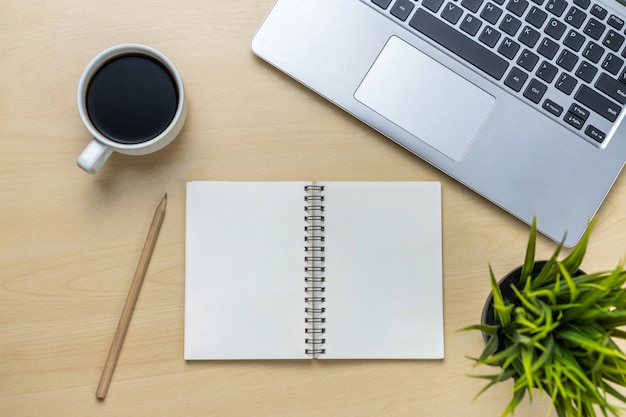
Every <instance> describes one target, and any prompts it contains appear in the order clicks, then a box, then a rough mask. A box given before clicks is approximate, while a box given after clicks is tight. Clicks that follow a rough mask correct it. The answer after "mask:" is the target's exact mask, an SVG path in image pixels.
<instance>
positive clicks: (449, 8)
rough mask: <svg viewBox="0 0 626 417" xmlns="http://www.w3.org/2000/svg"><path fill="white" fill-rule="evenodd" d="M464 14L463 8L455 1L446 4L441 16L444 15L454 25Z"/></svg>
mask: <svg viewBox="0 0 626 417" xmlns="http://www.w3.org/2000/svg"><path fill="white" fill-rule="evenodd" d="M462 15H463V10H462V9H461V8H460V7H459V6H457V5H456V4H454V3H448V4H446V6H445V7H444V8H443V11H442V12H441V17H443V18H444V19H446V20H447V21H448V22H450V23H452V24H453V25H455V24H456V22H458V21H459V19H460V18H461V16H462Z"/></svg>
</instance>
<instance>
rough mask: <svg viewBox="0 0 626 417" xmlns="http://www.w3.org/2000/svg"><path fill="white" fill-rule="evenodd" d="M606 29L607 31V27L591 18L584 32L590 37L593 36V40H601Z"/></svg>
mask: <svg viewBox="0 0 626 417" xmlns="http://www.w3.org/2000/svg"><path fill="white" fill-rule="evenodd" d="M604 29H606V26H605V25H604V24H603V23H601V22H598V21H597V20H596V19H594V18H591V19H589V21H588V22H587V26H585V29H584V30H583V31H584V32H585V33H586V34H587V35H588V36H591V37H592V38H593V39H595V40H598V39H600V36H602V34H603V33H604Z"/></svg>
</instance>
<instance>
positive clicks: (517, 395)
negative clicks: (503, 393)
mask: <svg viewBox="0 0 626 417" xmlns="http://www.w3.org/2000/svg"><path fill="white" fill-rule="evenodd" d="M525 394H526V389H518V390H517V391H515V392H514V393H513V399H512V400H511V402H509V405H508V406H507V407H506V409H505V410H504V412H503V413H502V416H501V417H506V416H508V415H509V414H512V413H513V411H514V410H515V408H516V407H517V406H518V405H519V403H520V402H522V399H524V395H525Z"/></svg>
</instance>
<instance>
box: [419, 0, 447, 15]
mask: <svg viewBox="0 0 626 417" xmlns="http://www.w3.org/2000/svg"><path fill="white" fill-rule="evenodd" d="M442 4H443V0H424V1H422V6H424V7H426V8H427V9H428V10H430V11H431V12H433V13H437V12H438V11H439V9H440V8H441V5H442Z"/></svg>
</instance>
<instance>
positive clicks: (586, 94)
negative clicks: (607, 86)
mask: <svg viewBox="0 0 626 417" xmlns="http://www.w3.org/2000/svg"><path fill="white" fill-rule="evenodd" d="M574 98H575V99H576V100H578V101H579V102H581V103H582V104H583V105H585V106H587V107H589V108H590V109H591V110H593V111H594V112H596V113H598V114H599V115H600V116H602V117H604V118H605V119H607V120H608V121H609V122H614V121H615V120H617V116H619V114H620V113H621V111H622V108H621V107H620V106H619V105H618V104H617V103H614V102H613V101H611V100H609V99H608V98H606V97H604V96H603V95H602V94H600V93H597V92H595V91H594V90H592V89H591V88H589V87H587V86H586V85H585V84H583V85H581V86H580V88H579V89H578V92H576V95H575V96H574Z"/></svg>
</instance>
